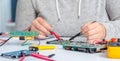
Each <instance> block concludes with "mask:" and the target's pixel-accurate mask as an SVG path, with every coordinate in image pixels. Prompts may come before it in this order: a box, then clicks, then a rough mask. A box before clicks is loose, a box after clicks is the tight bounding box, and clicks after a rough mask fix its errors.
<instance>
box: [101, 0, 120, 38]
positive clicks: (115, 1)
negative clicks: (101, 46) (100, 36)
mask: <svg viewBox="0 0 120 61" xmlns="http://www.w3.org/2000/svg"><path fill="white" fill-rule="evenodd" d="M119 4H120V0H106V11H107V13H108V16H109V21H106V22H103V23H102V24H103V25H104V26H105V28H106V32H107V33H106V39H107V40H108V39H110V38H112V37H117V38H119V37H120V5H119Z"/></svg>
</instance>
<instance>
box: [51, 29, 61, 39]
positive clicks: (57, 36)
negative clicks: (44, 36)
mask: <svg viewBox="0 0 120 61" xmlns="http://www.w3.org/2000/svg"><path fill="white" fill-rule="evenodd" d="M51 34H52V35H54V36H55V37H56V38H57V39H58V40H61V38H60V36H59V35H58V34H56V33H55V32H54V31H51Z"/></svg>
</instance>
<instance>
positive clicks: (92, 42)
mask: <svg viewBox="0 0 120 61" xmlns="http://www.w3.org/2000/svg"><path fill="white" fill-rule="evenodd" d="M101 41H102V40H101V39H93V40H89V41H88V42H89V43H90V44H97V43H99V42H101Z"/></svg>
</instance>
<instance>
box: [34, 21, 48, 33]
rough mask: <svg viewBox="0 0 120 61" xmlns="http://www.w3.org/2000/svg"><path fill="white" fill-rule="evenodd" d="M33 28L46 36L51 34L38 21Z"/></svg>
mask: <svg viewBox="0 0 120 61" xmlns="http://www.w3.org/2000/svg"><path fill="white" fill-rule="evenodd" d="M33 26H34V27H35V28H36V29H38V30H39V31H42V32H43V33H45V34H46V35H49V34H50V31H48V30H47V29H46V28H45V27H43V26H42V25H41V24H39V23H38V22H37V21H35V22H34V24H33Z"/></svg>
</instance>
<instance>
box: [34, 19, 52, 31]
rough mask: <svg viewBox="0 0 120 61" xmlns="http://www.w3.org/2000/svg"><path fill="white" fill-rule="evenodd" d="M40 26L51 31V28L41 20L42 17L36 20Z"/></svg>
mask: <svg viewBox="0 0 120 61" xmlns="http://www.w3.org/2000/svg"><path fill="white" fill-rule="evenodd" d="M36 20H37V21H38V22H39V23H40V24H41V25H43V26H44V27H45V28H46V29H47V30H49V31H50V30H51V26H50V25H49V24H48V23H47V22H46V21H45V19H43V18H42V17H39V18H37V19H36Z"/></svg>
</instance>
